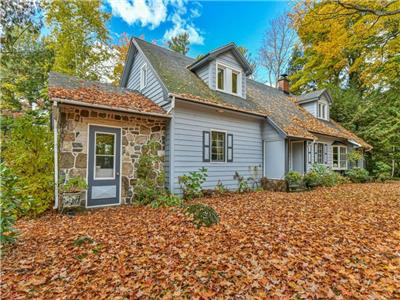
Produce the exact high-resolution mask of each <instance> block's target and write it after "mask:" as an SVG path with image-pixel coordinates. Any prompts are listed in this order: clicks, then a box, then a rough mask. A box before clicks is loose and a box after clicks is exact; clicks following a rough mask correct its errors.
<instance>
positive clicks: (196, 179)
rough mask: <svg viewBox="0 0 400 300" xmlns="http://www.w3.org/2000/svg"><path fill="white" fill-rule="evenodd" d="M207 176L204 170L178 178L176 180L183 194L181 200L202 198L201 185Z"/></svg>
mask: <svg viewBox="0 0 400 300" xmlns="http://www.w3.org/2000/svg"><path fill="white" fill-rule="evenodd" d="M207 176H208V175H207V169H206V168H201V169H200V170H199V171H195V172H190V173H189V175H183V176H179V178H178V179H179V184H180V186H181V189H182V192H183V198H184V199H193V198H198V197H201V196H203V191H202V184H203V183H204V182H205V181H206V179H207Z"/></svg>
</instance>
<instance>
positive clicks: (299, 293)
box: [1, 182, 400, 299]
mask: <svg viewBox="0 0 400 300" xmlns="http://www.w3.org/2000/svg"><path fill="white" fill-rule="evenodd" d="M200 201H201V202H203V203H207V204H209V205H211V206H213V207H214V208H215V209H216V210H217V212H218V213H219V215H220V217H221V222H220V224H218V225H215V226H213V227H210V228H201V229H196V228H195V227H194V226H193V225H192V223H191V221H190V220H189V219H188V217H186V216H185V215H183V214H182V213H180V212H179V211H178V210H177V209H151V208H148V207H130V206H127V207H119V208H108V209H99V210H92V211H90V212H88V213H85V214H81V215H78V216H74V217H68V216H61V215H57V214H54V213H52V214H48V215H45V216H43V217H41V218H40V219H36V220H20V221H19V222H18V229H19V230H20V232H21V235H20V238H19V241H18V242H17V244H16V245H14V247H13V249H10V250H9V253H7V254H6V255H5V256H4V258H3V259H2V287H1V290H2V297H3V298H13V299H14V298H24V297H32V298H42V299H53V298H68V299H71V298H88V299H90V298H91V299H94V298H96V299H97V298H113V299H125V298H131V299H136V298H149V297H150V298H159V297H160V296H164V297H166V298H180V297H182V298H183V297H186V298H196V297H197V298H229V297H232V298H233V297H235V298H239V299H242V298H249V297H252V298H256V297H257V296H258V297H260V298H265V297H268V296H277V297H285V296H294V297H297V298H302V297H308V298H310V297H314V298H316V297H321V298H335V297H337V298H338V299H340V298H344V299H347V298H351V297H354V298H366V297H365V296H370V297H371V298H386V299H388V298H390V299H394V298H400V183H399V182H397V183H386V184H378V183H376V184H360V185H356V184H348V185H342V186H339V187H334V188H324V189H318V190H315V191H312V192H303V193H291V194H288V193H272V192H258V193H250V194H242V195H239V194H235V195H227V196H222V197H215V198H208V199H201V200H200Z"/></svg>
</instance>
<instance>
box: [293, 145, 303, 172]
mask: <svg viewBox="0 0 400 300" xmlns="http://www.w3.org/2000/svg"><path fill="white" fill-rule="evenodd" d="M292 170H293V171H297V172H299V173H300V174H303V173H304V142H292Z"/></svg>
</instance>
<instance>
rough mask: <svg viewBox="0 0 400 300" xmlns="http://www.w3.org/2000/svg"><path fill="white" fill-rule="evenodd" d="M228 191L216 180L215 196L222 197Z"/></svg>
mask: <svg viewBox="0 0 400 300" xmlns="http://www.w3.org/2000/svg"><path fill="white" fill-rule="evenodd" d="M227 191H228V189H227V188H226V187H225V186H224V185H223V183H222V181H221V180H218V182H217V185H216V186H215V194H217V195H222V194H224V193H226V192H227Z"/></svg>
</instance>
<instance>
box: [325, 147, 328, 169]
mask: <svg viewBox="0 0 400 300" xmlns="http://www.w3.org/2000/svg"><path fill="white" fill-rule="evenodd" d="M324 157H325V159H324V161H325V164H326V165H327V164H328V144H324Z"/></svg>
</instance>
